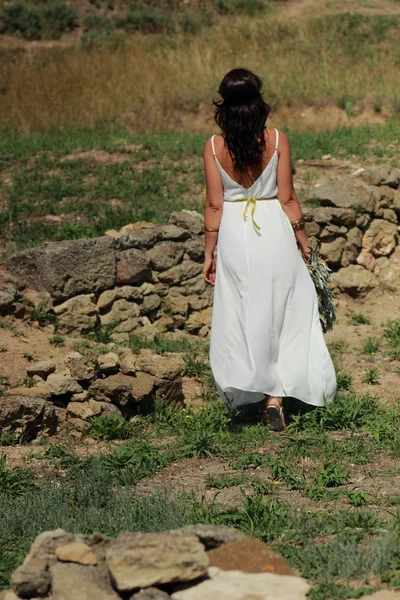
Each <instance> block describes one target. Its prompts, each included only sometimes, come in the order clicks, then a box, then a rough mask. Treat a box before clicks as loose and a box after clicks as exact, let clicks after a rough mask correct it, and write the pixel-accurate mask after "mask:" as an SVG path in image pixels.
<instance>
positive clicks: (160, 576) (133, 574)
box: [0, 525, 310, 600]
mask: <svg viewBox="0 0 400 600" xmlns="http://www.w3.org/2000/svg"><path fill="white" fill-rule="evenodd" d="M238 555H239V556H241V557H242V559H244V561H243V562H242V564H241V569H240V570H230V568H229V562H230V561H232V565H235V564H237V557H238ZM246 559H247V560H246ZM221 563H222V564H221ZM219 564H221V566H222V567H223V568H222V569H220V568H218V566H216V565H219ZM268 571H269V572H268ZM296 575H297V574H296V572H295V571H294V570H293V569H291V568H290V567H289V566H288V565H287V563H286V562H285V560H284V559H283V558H282V557H281V556H279V555H278V554H276V553H275V552H273V551H272V550H271V549H270V548H268V546H266V545H265V544H263V543H262V542H260V541H258V540H253V539H251V538H249V537H247V536H246V535H244V534H243V533H241V532H240V531H237V530H235V529H231V528H228V527H222V526H215V525H189V526H187V527H184V528H182V529H175V530H171V531H164V532H161V533H120V534H119V535H118V537H117V538H116V539H115V540H113V539H110V538H107V537H105V536H103V535H101V534H99V533H95V534H93V535H79V534H78V535H74V534H71V533H67V532H66V531H63V530H62V529H57V530H55V531H46V532H44V533H42V534H41V535H39V536H38V537H37V538H36V540H35V541H34V543H33V544H32V547H31V550H30V553H29V554H28V556H27V557H26V559H25V561H24V563H23V564H22V565H21V566H20V567H19V568H18V569H17V570H16V571H15V572H14V574H13V575H12V578H11V584H12V588H13V590H10V591H6V592H3V593H0V600H19V599H22V598H32V599H33V598H35V599H36V598H39V597H40V598H49V599H50V598H51V599H52V600H78V599H79V600H119V599H120V598H124V599H126V600H166V599H167V598H172V599H173V600H205V599H207V600H228V599H229V600H245V599H246V598H250V597H251V598H259V599H260V600H263V599H265V600H268V599H272V598H279V599H280V600H305V599H306V594H307V592H308V591H309V589H310V585H309V584H308V583H307V582H306V581H305V580H304V579H301V578H300V577H298V576H296Z"/></svg>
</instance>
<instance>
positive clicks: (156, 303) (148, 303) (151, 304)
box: [140, 294, 161, 315]
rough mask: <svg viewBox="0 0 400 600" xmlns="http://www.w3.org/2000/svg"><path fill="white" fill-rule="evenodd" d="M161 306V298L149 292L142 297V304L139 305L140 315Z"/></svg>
mask: <svg viewBox="0 0 400 600" xmlns="http://www.w3.org/2000/svg"><path fill="white" fill-rule="evenodd" d="M160 306H161V298H160V296H158V295H157V294H149V295H147V296H145V297H144V298H143V304H141V306H140V314H141V315H149V314H151V313H154V312H155V311H156V310H157V309H159V308H160Z"/></svg>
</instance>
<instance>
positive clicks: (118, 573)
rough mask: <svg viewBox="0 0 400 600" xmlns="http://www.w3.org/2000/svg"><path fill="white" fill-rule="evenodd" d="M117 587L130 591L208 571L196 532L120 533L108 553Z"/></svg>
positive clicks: (202, 548)
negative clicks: (185, 533)
mask: <svg viewBox="0 0 400 600" xmlns="http://www.w3.org/2000/svg"><path fill="white" fill-rule="evenodd" d="M106 562H107V566H108V569H109V571H110V574H111V578H112V580H113V583H114V585H115V587H116V588H117V589H118V590H119V591H125V592H127V591H130V590H135V589H138V588H143V587H149V586H151V585H157V584H160V583H170V582H180V581H191V580H192V579H197V578H198V577H201V576H202V575H205V574H206V573H207V567H208V558H207V555H206V552H205V550H204V546H203V545H202V544H201V543H200V542H199V540H198V538H197V537H196V536H195V535H182V536H176V535H171V534H168V533H167V534H153V533H147V534H145V533H144V534H127V533H125V534H121V535H119V536H118V538H117V542H116V544H115V545H114V546H113V547H112V548H110V549H109V550H108V552H107V555H106Z"/></svg>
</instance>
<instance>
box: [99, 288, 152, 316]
mask: <svg viewBox="0 0 400 600" xmlns="http://www.w3.org/2000/svg"><path fill="white" fill-rule="evenodd" d="M121 298H123V299H124V300H130V301H131V302H142V300H143V292H142V291H141V289H140V288H137V287H133V286H131V285H122V286H120V287H116V288H113V289H112V290H106V291H105V292H102V293H101V294H100V296H99V297H98V299H97V308H98V309H99V310H104V309H106V308H109V307H110V306H111V305H112V304H113V302H115V301H116V300H120V299H121Z"/></svg>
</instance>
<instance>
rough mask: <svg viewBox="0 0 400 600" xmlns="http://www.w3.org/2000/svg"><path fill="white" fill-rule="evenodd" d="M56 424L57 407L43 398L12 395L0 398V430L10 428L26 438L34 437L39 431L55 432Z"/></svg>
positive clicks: (45, 432)
mask: <svg viewBox="0 0 400 600" xmlns="http://www.w3.org/2000/svg"><path fill="white" fill-rule="evenodd" d="M57 424H58V413H57V409H56V408H55V406H54V405H53V404H52V403H51V402H49V401H48V400H46V399H44V398H35V397H29V396H23V395H14V396H4V398H1V399H0V430H1V431H9V430H12V431H16V432H17V433H18V434H19V435H21V436H22V437H24V438H26V439H34V438H36V437H37V435H38V434H39V433H44V434H49V435H51V434H53V433H55V432H56V429H57Z"/></svg>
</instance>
